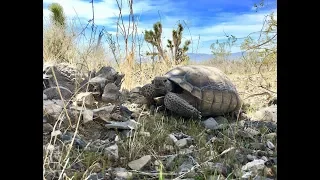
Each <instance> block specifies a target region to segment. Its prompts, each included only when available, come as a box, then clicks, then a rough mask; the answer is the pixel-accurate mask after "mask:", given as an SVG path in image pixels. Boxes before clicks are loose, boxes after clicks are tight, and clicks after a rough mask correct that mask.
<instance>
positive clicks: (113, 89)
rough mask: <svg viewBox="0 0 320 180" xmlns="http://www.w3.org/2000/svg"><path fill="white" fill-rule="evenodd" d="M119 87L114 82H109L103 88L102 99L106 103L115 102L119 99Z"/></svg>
mask: <svg viewBox="0 0 320 180" xmlns="http://www.w3.org/2000/svg"><path fill="white" fill-rule="evenodd" d="M119 90H120V89H119V87H117V86H116V85H115V84H114V83H108V84H107V85H106V86H105V87H104V90H103V94H102V101H103V102H105V103H115V102H117V101H118V100H119V97H120V92H119Z"/></svg>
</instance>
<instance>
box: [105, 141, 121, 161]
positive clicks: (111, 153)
mask: <svg viewBox="0 0 320 180" xmlns="http://www.w3.org/2000/svg"><path fill="white" fill-rule="evenodd" d="M104 152H105V153H106V154H107V155H108V157H110V158H112V159H118V158H119V148H118V145H117V144H114V145H112V146H109V147H107V148H105V149H104Z"/></svg>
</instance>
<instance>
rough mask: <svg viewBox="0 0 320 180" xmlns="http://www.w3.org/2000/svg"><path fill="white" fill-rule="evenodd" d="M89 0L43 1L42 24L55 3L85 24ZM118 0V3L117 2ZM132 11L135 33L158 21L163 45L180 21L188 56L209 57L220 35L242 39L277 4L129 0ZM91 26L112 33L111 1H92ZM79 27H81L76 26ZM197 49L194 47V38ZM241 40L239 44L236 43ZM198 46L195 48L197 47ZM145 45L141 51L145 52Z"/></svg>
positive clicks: (113, 3)
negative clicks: (262, 6) (182, 26)
mask: <svg viewBox="0 0 320 180" xmlns="http://www.w3.org/2000/svg"><path fill="white" fill-rule="evenodd" d="M90 1H91V0H43V15H44V24H45V23H46V22H47V20H48V16H49V13H50V12H49V11H48V5H49V4H50V3H52V2H58V3H59V4H61V5H62V6H63V8H64V11H65V14H66V16H67V17H68V18H69V19H72V18H75V17H77V19H80V21H81V24H83V25H84V24H86V23H87V21H88V20H89V19H91V18H92V8H91V3H90ZM119 1H120V0H119ZM133 2H134V4H133V9H134V13H135V18H136V20H139V24H138V31H139V32H140V33H141V32H143V31H144V30H150V29H152V26H153V23H155V22H157V21H159V20H160V17H161V22H162V27H163V33H162V37H163V39H164V40H163V42H164V43H166V41H167V40H166V39H168V38H170V39H171V33H172V29H173V28H174V29H176V27H177V23H178V22H179V21H180V22H182V24H183V25H185V24H187V26H188V28H189V30H188V29H187V28H185V31H184V40H186V39H191V38H192V40H193V43H192V44H191V46H190V49H189V51H188V52H189V53H191V52H192V50H193V52H194V53H196V52H197V53H207V54H210V53H211V50H210V45H211V44H212V43H213V42H215V41H216V40H219V41H224V40H226V37H225V36H224V34H225V33H226V34H229V35H230V34H232V35H235V36H236V37H246V36H247V35H248V34H250V33H252V32H257V31H260V30H261V27H262V24H263V20H264V17H265V16H266V15H268V14H270V13H271V12H274V13H275V15H276V12H277V6H276V4H277V2H276V1H275V0H265V7H264V8H263V9H260V10H259V11H258V12H256V11H255V9H254V8H253V5H254V3H259V0H241V1H235V0H133ZM94 11H95V23H96V24H97V25H98V26H99V27H100V28H101V27H104V28H105V29H106V30H107V31H108V32H109V33H111V34H115V33H116V26H117V25H116V23H115V22H116V21H117V18H118V13H119V10H118V7H117V4H116V1H115V0H95V1H94ZM122 13H123V15H124V22H125V24H127V22H128V14H129V8H128V6H127V0H123V12H122ZM79 28H81V27H79ZM199 35H200V40H199V46H198V39H199ZM240 42H241V41H239V43H240ZM239 43H238V46H235V47H233V48H232V49H231V51H232V52H233V53H235V52H239V51H240V48H239ZM197 46H198V48H197ZM147 48H148V47H147V46H146V43H144V45H143V50H147Z"/></svg>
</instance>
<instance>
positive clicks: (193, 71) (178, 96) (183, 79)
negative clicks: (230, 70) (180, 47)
mask: <svg viewBox="0 0 320 180" xmlns="http://www.w3.org/2000/svg"><path fill="white" fill-rule="evenodd" d="M141 93H142V95H144V96H145V97H146V98H147V99H148V100H152V99H154V98H155V97H159V96H164V105H165V107H166V108H167V109H168V110H170V111H173V112H174V113H176V114H178V115H180V116H183V117H188V118H189V117H194V118H201V117H202V116H217V115H223V114H225V113H229V112H235V111H237V110H239V109H240V105H241V99H240V97H239V95H238V92H237V90H236V88H235V86H234V85H233V84H232V82H231V81H230V80H229V78H228V77H227V76H226V75H225V74H224V73H223V72H222V71H220V70H219V69H217V68H214V67H209V66H203V65H186V66H179V67H176V68H173V69H172V70H170V71H168V72H167V73H166V74H165V75H164V76H162V77H155V78H154V80H153V81H152V83H151V84H146V85H145V86H143V87H142V88H141Z"/></svg>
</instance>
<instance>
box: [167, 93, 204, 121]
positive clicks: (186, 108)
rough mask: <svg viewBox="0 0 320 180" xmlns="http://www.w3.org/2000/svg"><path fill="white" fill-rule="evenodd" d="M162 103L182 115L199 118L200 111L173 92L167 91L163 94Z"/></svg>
mask: <svg viewBox="0 0 320 180" xmlns="http://www.w3.org/2000/svg"><path fill="white" fill-rule="evenodd" d="M164 105H165V107H166V108H167V109H169V110H170V111H172V112H174V113H176V114H177V115H180V116H182V117H187V118H196V119H197V118H199V119H201V112H200V111H198V110H197V109H196V108H195V107H193V106H192V105H190V104H189V103H188V102H187V101H186V100H184V99H183V98H181V97H180V96H178V95H177V94H175V93H172V92H168V93H167V94H166V95H165V98H164Z"/></svg>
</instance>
